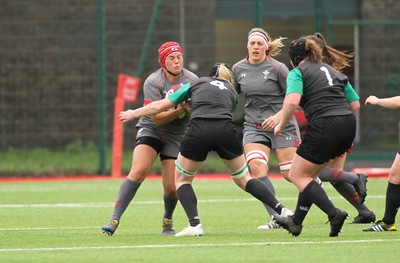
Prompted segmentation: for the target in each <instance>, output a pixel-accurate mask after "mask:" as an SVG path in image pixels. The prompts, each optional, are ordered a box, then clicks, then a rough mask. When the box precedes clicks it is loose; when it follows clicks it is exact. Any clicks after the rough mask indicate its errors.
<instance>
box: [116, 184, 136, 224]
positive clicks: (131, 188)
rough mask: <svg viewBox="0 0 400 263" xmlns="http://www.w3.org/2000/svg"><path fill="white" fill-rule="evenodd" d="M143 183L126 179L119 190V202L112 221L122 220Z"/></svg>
mask: <svg viewBox="0 0 400 263" xmlns="http://www.w3.org/2000/svg"><path fill="white" fill-rule="evenodd" d="M140 185H141V183H137V182H134V181H131V180H129V179H128V178H126V179H125V180H124V181H123V182H122V184H121V187H120V188H119V192H118V197H117V201H116V202H115V206H114V214H113V215H112V217H111V219H118V220H119V219H120V218H121V216H122V214H123V213H124V212H125V210H126V208H127V207H128V205H129V203H130V202H131V201H132V199H133V197H134V196H135V194H136V192H137V190H138V189H139V187H140Z"/></svg>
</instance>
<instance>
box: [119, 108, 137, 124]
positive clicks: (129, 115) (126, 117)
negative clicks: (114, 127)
mask: <svg viewBox="0 0 400 263" xmlns="http://www.w3.org/2000/svg"><path fill="white" fill-rule="evenodd" d="M135 118H136V117H135V111H134V110H126V111H121V112H120V113H119V120H120V121H122V122H128V121H131V120H134V119H135Z"/></svg>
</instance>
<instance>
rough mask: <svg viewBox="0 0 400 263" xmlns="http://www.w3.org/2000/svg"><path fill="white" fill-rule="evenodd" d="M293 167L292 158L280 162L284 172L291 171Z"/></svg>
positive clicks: (280, 167)
mask: <svg viewBox="0 0 400 263" xmlns="http://www.w3.org/2000/svg"><path fill="white" fill-rule="evenodd" d="M291 167H292V160H290V161H286V162H281V163H279V169H280V170H281V173H283V172H284V171H289V170H290V168H291Z"/></svg>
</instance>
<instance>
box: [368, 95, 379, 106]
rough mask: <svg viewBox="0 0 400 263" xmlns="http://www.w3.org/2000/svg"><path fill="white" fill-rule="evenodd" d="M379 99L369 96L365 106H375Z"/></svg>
mask: <svg viewBox="0 0 400 263" xmlns="http://www.w3.org/2000/svg"><path fill="white" fill-rule="evenodd" d="M378 101H379V98H378V97H376V96H373V95H371V96H369V97H368V98H367V99H366V100H365V105H368V104H371V105H376V104H378Z"/></svg>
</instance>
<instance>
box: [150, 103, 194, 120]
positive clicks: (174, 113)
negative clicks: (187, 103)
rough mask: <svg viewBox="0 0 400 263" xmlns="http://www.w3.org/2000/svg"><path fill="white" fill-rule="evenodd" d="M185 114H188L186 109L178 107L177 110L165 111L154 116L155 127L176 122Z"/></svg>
mask: <svg viewBox="0 0 400 263" xmlns="http://www.w3.org/2000/svg"><path fill="white" fill-rule="evenodd" d="M152 103H154V102H152ZM167 109H168V108H167ZM185 113H186V108H185V107H182V106H177V107H176V108H172V109H170V110H168V111H163V112H160V113H157V114H155V115H152V116H151V120H152V121H153V122H154V124H155V125H157V126H161V125H165V124H167V123H169V122H171V121H173V120H175V119H176V118H178V117H179V116H181V115H182V114H185Z"/></svg>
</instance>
